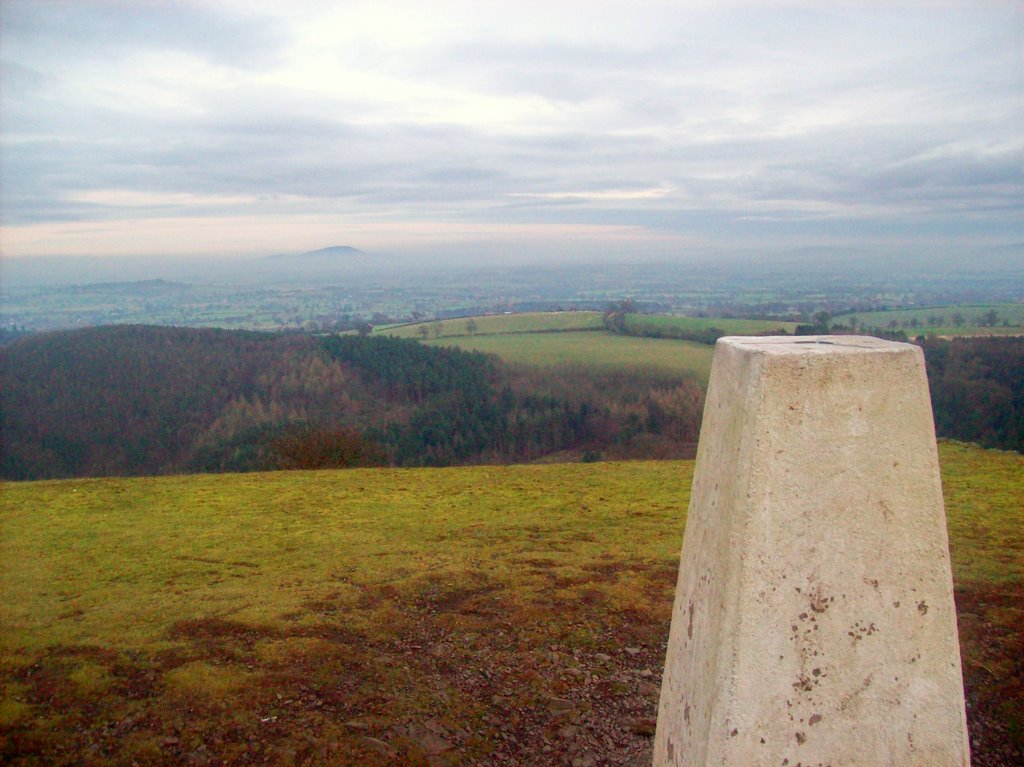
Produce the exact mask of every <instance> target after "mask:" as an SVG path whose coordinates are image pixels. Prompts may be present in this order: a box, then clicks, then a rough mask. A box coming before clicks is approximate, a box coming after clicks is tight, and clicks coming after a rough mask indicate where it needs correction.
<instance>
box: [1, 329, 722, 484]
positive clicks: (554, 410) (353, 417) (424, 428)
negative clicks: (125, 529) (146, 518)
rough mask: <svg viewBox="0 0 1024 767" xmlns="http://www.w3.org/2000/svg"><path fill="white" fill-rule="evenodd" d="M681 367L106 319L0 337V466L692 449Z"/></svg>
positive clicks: (39, 470) (176, 465) (123, 469)
mask: <svg viewBox="0 0 1024 767" xmlns="http://www.w3.org/2000/svg"><path fill="white" fill-rule="evenodd" d="M702 402H703V393H702V392H701V390H700V387H699V386H698V385H697V384H696V383H694V382H692V381H680V380H662V381H659V380H654V381H652V380H651V379H650V378H648V377H646V376H644V375H641V374H634V375H626V374H611V373H609V374H602V375H597V374H594V373H593V372H592V371H586V370H574V369H559V370H548V371H543V370H539V369H535V368H528V367H515V368H513V367H507V366H504V365H502V364H501V363H499V362H498V361H497V360H496V359H494V358H492V357H486V356H484V355H481V354H478V353H469V352H462V351H458V350H452V349H442V348H432V347H427V346H424V345H422V344H420V343H418V342H416V341H412V340H402V339H395V338H386V337H359V336H335V337H312V336H304V335H278V334H270V333H256V332H246V331H227V330H216V329H192V328H170V327H151V326H111V327H100V328H89V329H84V330H74V331H61V332H54V333H47V334H39V335H32V336H27V337H24V338H20V339H16V340H14V341H13V342H12V343H10V344H9V345H8V346H6V347H4V348H3V349H0V430H2V431H0V434H2V444H0V461H2V463H0V468H2V474H3V476H4V477H5V478H8V479H35V478H48V477H72V476H100V475H139V474H166V473H175V472H191V471H249V470H257V469H278V468H317V467H339V466H376V465H398V466H417V465H449V464H458V463H471V462H494V463H498V462H511V461H524V460H536V459H539V458H544V457H545V456H551V455H564V456H565V457H587V458H597V457H602V456H605V457H613V458H636V457H669V456H680V455H686V454H688V453H691V452H692V449H693V445H694V443H695V442H696V440H697V435H698V431H699V422H700V414H701V409H702Z"/></svg>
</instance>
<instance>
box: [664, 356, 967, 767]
mask: <svg viewBox="0 0 1024 767" xmlns="http://www.w3.org/2000/svg"><path fill="white" fill-rule="evenodd" d="M969 760H970V757H969V752H968V740H967V725H966V718H965V710H964V698H963V683H962V677H961V670H960V650H959V643H958V641H957V633H956V614H955V611H954V605H953V583H952V578H951V575H950V566H949V549H948V545H947V538H946V519H945V513H944V510H943V503H942V487H941V485H940V481H939V465H938V455H937V451H936V446H935V432H934V427H933V425H932V414H931V405H930V401H929V396H928V385H927V380H926V378H925V371H924V360H923V356H922V354H921V351H920V349H918V348H917V347H915V346H912V345H909V344H901V343H893V342H888V341H881V340H879V339H876V338H868V337H862V336H806V337H749V338H748V337H733V338H722V339H720V340H719V341H718V345H717V347H716V349H715V356H714V362H713V364H712V370H711V381H710V385H709V389H708V396H707V401H706V405H705V409H704V423H703V426H702V428H701V436H700V445H699V448H698V451H697V463H696V469H695V475H694V480H693V490H692V495H691V500H690V510H689V515H688V518H687V522H686V535H685V539H684V543H683V550H682V557H681V561H680V564H679V582H678V585H677V587H676V597H675V606H674V609H673V614H672V629H671V633H670V636H669V644H668V655H667V659H666V663H665V675H664V679H663V683H662V689H661V702H660V707H659V711H658V727H657V734H656V736H655V748H654V764H655V767H663V766H665V765H678V766H679V767H683V766H685V767H705V765H708V766H710V765H714V766H715V767H756V766H758V765H765V766H766V767H769V766H770V767H786V766H787V765H788V767H798V765H802V767H811V766H812V765H813V766H815V767H824V766H825V765H830V766H831V767H841V766H843V765H858V766H862V765H864V766H869V765H885V766H886V767H903V766H904V765H905V766H907V767H909V766H910V765H914V766H919V767H953V766H954V765H955V766H956V767H962V765H967V764H969Z"/></svg>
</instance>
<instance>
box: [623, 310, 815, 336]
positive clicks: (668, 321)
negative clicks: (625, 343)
mask: <svg viewBox="0 0 1024 767" xmlns="http://www.w3.org/2000/svg"><path fill="white" fill-rule="evenodd" d="M797 324H798V323H796V322H781V321H775V320H738V319H726V318H724V317H676V316H671V315H666V314H630V315H628V316H627V318H626V327H627V328H628V329H629V330H630V331H631V332H641V333H642V332H643V330H644V329H645V328H651V329H653V330H655V331H657V330H662V331H664V330H682V331H701V330H710V329H712V328H717V329H718V330H721V331H722V332H723V333H724V334H725V335H730V336H754V335H768V334H772V333H775V332H776V331H779V330H781V331H783V332H785V333H789V334H791V335H792V333H793V332H794V331H795V330H796V326H797Z"/></svg>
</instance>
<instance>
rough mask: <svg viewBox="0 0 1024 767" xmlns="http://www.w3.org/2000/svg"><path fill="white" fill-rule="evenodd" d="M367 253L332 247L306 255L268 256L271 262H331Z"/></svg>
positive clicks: (307, 252)
mask: <svg viewBox="0 0 1024 767" xmlns="http://www.w3.org/2000/svg"><path fill="white" fill-rule="evenodd" d="M365 255H367V253H366V251H364V250H360V249H359V248H353V247H352V246H351V245H331V246H330V247H327V248H320V249H319V250H307V251H306V252H305V253H283V254H279V255H276V256H268V257H267V260H270V261H318V262H322V261H330V260H332V259H341V258H352V257H354V256H365Z"/></svg>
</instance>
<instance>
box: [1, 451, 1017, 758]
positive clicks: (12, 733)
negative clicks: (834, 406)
mask: <svg viewBox="0 0 1024 767" xmlns="http://www.w3.org/2000/svg"><path fill="white" fill-rule="evenodd" d="M940 453H941V459H942V467H943V482H944V490H945V495H946V503H947V512H948V517H949V530H950V539H951V551H952V558H953V568H954V579H955V582H956V589H957V602H958V613H959V625H960V631H961V638H962V645H963V648H962V649H963V656H964V668H965V677H966V681H967V687H968V693H969V695H970V697H971V700H972V705H971V708H970V713H969V717H971V724H972V740H974V741H975V760H976V763H978V764H983V763H984V762H980V761H979V760H978V756H979V749H980V750H981V751H985V750H986V749H998V748H1002V747H1004V745H1005V744H1006V743H1013V742H1016V743H1017V744H1018V747H1019V744H1020V743H1021V735H1022V731H1021V726H1022V712H1024V699H1022V686H1021V683H1022V680H1024V667H1022V665H1021V658H1022V657H1024V483H1021V481H1020V478H1021V476H1024V457H1022V456H1020V455H1017V454H1013V453H1002V452H997V451H983V450H980V449H978V448H975V447H970V446H964V445H959V444H942V445H941V451H940ZM692 470H693V464H692V463H691V462H687V461H681V462H636V463H606V464H565V465H548V466H509V467H472V468H459V469H440V470H438V469H434V470H393V469H379V470H351V471H347V472H292V473H273V474H242V475H219V476H210V475H207V476H191V477H165V478H143V479H97V480H67V481H59V482H36V483H15V484H11V483H8V484H5V485H3V486H2V493H3V506H2V511H0V525H2V528H0V529H2V531H3V535H2V538H0V625H2V627H3V631H2V632H0V690H2V692H3V698H2V701H0V763H4V764H11V765H23V764H24V765H27V764H95V765H98V764H111V765H126V766H127V765H130V764H133V763H137V764H183V763H196V764H199V763H210V764H213V763H217V764H273V765H285V764H288V765H295V764H308V765H314V764H317V765H342V764H345V765H385V764H408V765H427V764H437V765H470V764H479V763H481V762H490V763H500V762H502V761H505V760H507V763H509V764H533V765H549V764H550V765H555V764H565V763H568V762H569V761H571V756H572V753H573V752H571V751H570V745H571V744H572V743H574V742H577V740H579V739H583V740H582V741H581V742H584V743H586V744H590V743H591V741H593V743H595V744H598V745H592V747H593V748H599V749H600V750H601V753H602V758H604V757H607V762H608V763H611V764H626V763H627V762H629V761H630V760H631V759H633V758H634V757H639V758H641V759H642V758H643V756H644V754H645V753H647V752H646V749H648V748H649V743H650V741H649V728H650V724H649V722H650V717H652V716H653V715H654V713H655V711H656V702H657V695H658V677H659V675H660V669H661V663H662V660H663V653H664V645H665V641H666V638H667V631H668V620H669V616H670V610H671V602H672V594H673V590H674V585H675V572H676V567H677V561H678V560H677V557H678V551H679V547H680V542H681V537H682V533H683V527H684V518H685V509H686V504H687V502H688V493H689V484H690V480H691V475H692ZM993 723H994V724H993ZM566 728H569V729H568V730H567V729H566ZM566 733H568V735H567V734H566ZM591 736H593V737H592V738H591ZM587 738H590V740H587ZM605 738H607V740H606V739H605ZM637 763H638V764H639V763H640V762H637ZM648 763H649V762H648ZM993 763H994V762H993ZM1005 763H1010V762H1009V761H1007V762H1005Z"/></svg>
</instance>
